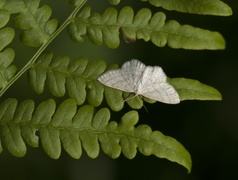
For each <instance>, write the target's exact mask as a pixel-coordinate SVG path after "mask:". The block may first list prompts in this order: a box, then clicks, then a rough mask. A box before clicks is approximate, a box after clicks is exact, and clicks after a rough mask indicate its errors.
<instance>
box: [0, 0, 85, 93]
mask: <svg viewBox="0 0 238 180" xmlns="http://www.w3.org/2000/svg"><path fill="white" fill-rule="evenodd" d="M86 2H87V0H82V1H81V2H80V4H79V5H78V6H77V7H76V8H75V9H74V11H73V12H72V13H71V14H70V15H69V17H68V18H67V19H66V20H65V21H64V23H63V24H62V25H61V26H60V27H59V28H58V29H57V30H56V31H55V32H54V33H53V34H52V35H51V36H50V37H49V39H48V41H46V42H45V43H44V44H42V45H41V47H40V48H39V49H38V51H37V52H36V53H35V54H34V56H33V57H32V58H31V59H30V60H29V61H28V63H27V64H26V65H25V66H24V67H23V68H22V69H21V70H20V71H19V72H18V73H17V74H16V75H15V76H14V77H13V78H12V79H10V80H9V82H8V84H7V85H6V86H5V87H3V88H2V89H1V91H0V97H1V96H2V95H3V94H4V93H5V92H6V91H7V90H8V88H10V87H11V85H12V84H14V82H15V81H17V80H18V79H19V78H20V77H21V76H22V75H23V74H24V73H25V72H26V71H27V70H28V69H29V68H30V67H31V66H32V64H34V63H35V61H36V60H37V59H38V57H39V56H40V55H41V54H42V52H43V51H44V50H45V49H46V48H47V47H48V45H49V44H50V43H51V42H52V41H53V40H54V39H55V37H56V36H58V34H60V33H61V32H62V31H63V30H64V29H65V28H66V27H67V26H68V25H69V23H70V22H71V21H72V20H73V19H74V17H75V16H76V14H77V13H78V11H79V10H80V9H81V8H82V7H83V5H84V4H85V3H86Z"/></svg>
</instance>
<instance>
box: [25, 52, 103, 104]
mask: <svg viewBox="0 0 238 180" xmlns="http://www.w3.org/2000/svg"><path fill="white" fill-rule="evenodd" d="M105 68H106V64H105V62H103V61H94V62H88V60H87V59H86V58H80V59H76V60H75V61H72V62H70V60H69V57H66V56H59V57H57V58H54V59H53V54H52V53H45V54H43V55H42V56H40V57H39V59H38V61H37V62H36V63H35V64H33V65H32V67H31V68H30V70H29V74H28V79H29V83H30V85H31V87H32V88H33V90H34V91H35V92H36V93H38V94H41V93H43V91H44V87H45V84H46V83H47V84H48V87H49V90H50V92H51V93H52V94H53V95H54V96H57V97H62V96H64V95H65V92H66V89H67V91H68V94H69V97H71V98H74V99H76V101H77V104H78V105H81V104H83V103H84V102H85V100H86V97H87V99H88V102H89V103H90V104H92V105H93V106H99V105H100V104H101V102H102V100H103V91H104V89H103V86H102V85H101V84H100V83H99V82H98V81H97V77H98V76H99V75H100V74H101V73H102V72H103V71H104V70H105ZM86 90H87V91H86Z"/></svg>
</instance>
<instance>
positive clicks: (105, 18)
mask: <svg viewBox="0 0 238 180" xmlns="http://www.w3.org/2000/svg"><path fill="white" fill-rule="evenodd" d="M120 30H121V31H122V33H123V37H124V39H125V40H126V41H127V42H133V41H135V40H136V39H143V40H145V41H149V40H151V42H152V43H154V44H155V45H156V46H159V47H163V46H165V45H166V44H167V45H168V46H170V47H172V48H184V49H224V48H225V40H224V38H223V37H222V35H221V34H220V33H218V32H213V31H208V30H204V29H200V28H195V27H192V26H190V25H180V24H179V23H178V22H176V21H174V20H171V21H168V22H165V14H164V13H162V12H158V13H155V14H154V15H153V16H152V13H151V11H150V10H149V9H146V8H143V9H141V10H140V11H138V12H137V14H136V15H134V11H133V9H132V8H131V7H124V8H123V9H122V10H121V11H120V13H119V15H118V12H117V10H116V9H115V8H108V9H106V11H105V12H104V13H103V15H99V14H98V13H94V14H91V9H90V7H86V8H84V9H83V10H82V11H81V12H80V13H79V14H78V15H77V16H76V17H75V19H74V20H73V21H72V23H71V24H70V26H69V31H70V35H71V37H72V38H73V39H74V40H76V41H77V42H81V41H82V40H83V38H82V35H85V34H87V35H88V38H89V39H90V41H91V42H93V43H94V44H96V45H101V44H102V43H103V41H104V42H105V44H106V45H107V46H108V47H109V48H117V47H118V46H119V44H120V38H119V34H120Z"/></svg>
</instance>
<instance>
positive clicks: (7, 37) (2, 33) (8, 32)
mask: <svg viewBox="0 0 238 180" xmlns="http://www.w3.org/2000/svg"><path fill="white" fill-rule="evenodd" d="M14 35H15V32H14V30H13V29H12V28H10V27H6V28H2V29H0V40H1V41H0V42H1V43H0V51H2V49H3V48H4V47H6V46H7V45H8V44H10V43H11V42H12V40H13V38H14Z"/></svg>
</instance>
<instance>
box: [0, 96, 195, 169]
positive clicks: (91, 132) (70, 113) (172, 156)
mask: <svg viewBox="0 0 238 180" xmlns="http://www.w3.org/2000/svg"><path fill="white" fill-rule="evenodd" d="M76 108H77V104H76V101H75V100H74V99H67V100H65V101H64V102H62V103H61V104H60V105H59V106H58V107H57V108H56V103H55V101H54V100H52V99H49V100H47V101H44V102H42V103H40V104H39V105H38V106H37V107H36V110H34V102H33V101H32V100H26V101H24V102H22V103H21V104H20V105H18V106H17V101H16V100H15V99H7V100H5V101H4V102H2V103H1V104H0V142H1V144H0V148H1V149H0V150H1V151H2V144H4V147H6V148H7V149H8V150H9V151H10V152H11V153H12V154H13V155H15V156H23V155H25V153H26V145H25V142H26V143H29V144H30V145H33V146H34V147H37V146H38V138H39V140H40V143H41V144H42V147H43V149H44V150H45V152H46V153H47V154H48V155H49V156H50V157H51V158H53V159H57V158H59V156H60V154H61V151H62V149H61V143H62V147H63V148H64V149H65V150H66V152H67V153H69V155H70V156H72V157H73V158H80V156H81V154H82V148H83V149H84V150H85V151H86V153H87V154H88V156H89V157H91V158H96V157H97V156H98V155H99V149H100V147H101V149H102V150H103V151H104V153H106V154H107V155H108V156H110V157H111V158H117V157H119V156H120V154H121V153H123V154H124V155H125V156H126V157H127V158H129V159H132V158H134V157H135V155H136V153H137V150H138V151H140V152H141V153H142V154H144V155H146V156H147V155H152V154H153V155H155V156H157V157H160V158H166V159H168V160H170V161H173V162H177V163H178V164H180V165H182V166H184V167H185V168H187V169H188V171H190V169H191V157H190V155H189V153H188V152H187V150H186V149H185V148H184V147H183V146H182V145H181V144H180V143H179V142H178V141H176V140H175V139H173V138H171V137H169V136H165V135H163V134H162V133H161V132H159V131H152V130H151V128H150V127H149V126H147V125H139V126H137V127H136V124H137V122H138V119H139V117H138V113H137V112H136V111H130V112H128V113H126V114H125V115H124V116H123V117H122V118H121V121H120V122H119V123H117V122H115V121H109V119H110V111H109V110H108V109H107V108H102V109H99V110H98V111H97V112H95V111H94V108H93V106H89V105H85V106H82V107H81V108H79V109H78V110H77V109H76ZM23 139H24V140H25V142H24V141H23Z"/></svg>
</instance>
